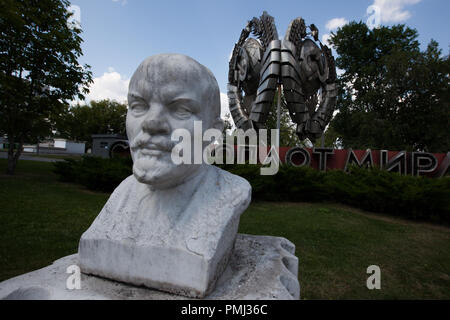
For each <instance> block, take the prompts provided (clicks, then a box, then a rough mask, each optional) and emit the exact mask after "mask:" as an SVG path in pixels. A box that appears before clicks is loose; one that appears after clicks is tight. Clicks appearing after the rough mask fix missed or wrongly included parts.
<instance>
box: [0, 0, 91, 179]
mask: <svg viewBox="0 0 450 320" xmlns="http://www.w3.org/2000/svg"><path fill="white" fill-rule="evenodd" d="M68 6H69V2H68V1H66V0H28V1H25V0H2V2H1V5H0V30H1V31H0V32H1V38H0V97H1V98H0V99H1V101H0V134H1V135H3V134H6V135H7V137H8V141H9V146H10V148H9V150H8V167H7V173H9V174H13V173H14V171H15V168H16V165H17V161H18V159H19V157H20V155H21V152H22V146H23V143H24V142H25V141H30V140H31V141H35V140H36V137H37V136H42V135H47V134H49V133H50V128H51V125H50V118H51V117H52V116H53V115H54V114H58V113H61V112H62V110H63V109H64V108H65V106H67V101H68V100H72V99H73V97H75V96H78V98H80V99H83V98H84V96H83V94H85V93H87V92H88V85H89V83H91V82H92V74H91V72H90V71H89V66H88V65H84V66H81V65H80V64H79V63H78V58H79V57H80V56H81V55H82V50H81V42H82V39H81V37H80V36H79V34H80V33H81V29H79V28H78V27H77V26H76V25H73V24H72V25H69V24H68V22H67V21H68V19H69V17H70V16H71V15H72V13H70V12H69V11H68ZM16 144H17V148H16V150H15V151H14V146H15V145H16Z"/></svg>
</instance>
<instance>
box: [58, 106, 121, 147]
mask: <svg viewBox="0 0 450 320" xmlns="http://www.w3.org/2000/svg"><path fill="white" fill-rule="evenodd" d="M126 116H127V106H126V105H125V104H122V103H119V102H116V101H111V100H101V101H93V100H92V101H91V102H90V104H88V105H80V104H77V105H75V106H72V107H71V108H69V109H67V110H65V112H64V113H62V114H60V115H59V116H58V117H56V119H55V124H56V126H55V128H56V131H57V135H58V136H60V137H62V138H66V139H71V140H76V141H85V142H87V143H86V147H87V148H89V147H91V146H92V137H91V136H92V135H93V134H103V133H109V134H121V135H125V134H126V130H125V120H126Z"/></svg>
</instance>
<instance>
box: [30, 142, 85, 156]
mask: <svg viewBox="0 0 450 320" xmlns="http://www.w3.org/2000/svg"><path fill="white" fill-rule="evenodd" d="M85 148H86V144H85V143H84V142H75V141H70V140H67V139H58V138H56V139H53V140H51V141H49V142H41V143H39V150H38V146H37V145H24V146H23V151H24V152H31V153H37V152H38V151H39V153H43V154H84V150H85Z"/></svg>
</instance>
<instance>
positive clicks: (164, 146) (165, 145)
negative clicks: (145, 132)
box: [130, 139, 175, 152]
mask: <svg viewBox="0 0 450 320" xmlns="http://www.w3.org/2000/svg"><path fill="white" fill-rule="evenodd" d="M148 146H154V147H156V148H157V149H160V150H164V151H169V152H170V151H172V149H173V147H174V146H175V143H174V142H172V141H160V142H157V143H156V142H153V141H151V140H141V139H138V140H135V141H133V142H132V143H131V145H130V148H131V149H132V150H133V151H134V150H135V149H138V148H145V147H148Z"/></svg>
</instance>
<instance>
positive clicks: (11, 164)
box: [6, 136, 23, 175]
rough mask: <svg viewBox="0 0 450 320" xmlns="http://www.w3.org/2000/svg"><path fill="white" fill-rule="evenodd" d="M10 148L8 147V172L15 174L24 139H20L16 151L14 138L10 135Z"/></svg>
mask: <svg viewBox="0 0 450 320" xmlns="http://www.w3.org/2000/svg"><path fill="white" fill-rule="evenodd" d="M8 142H9V148H8V167H7V168H6V173H7V174H11V175H12V174H14V172H15V171H16V166H17V162H18V161H19V157H20V155H21V154H22V147H23V139H20V141H19V145H18V146H17V150H16V152H14V144H15V140H14V138H11V137H10V136H8Z"/></svg>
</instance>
